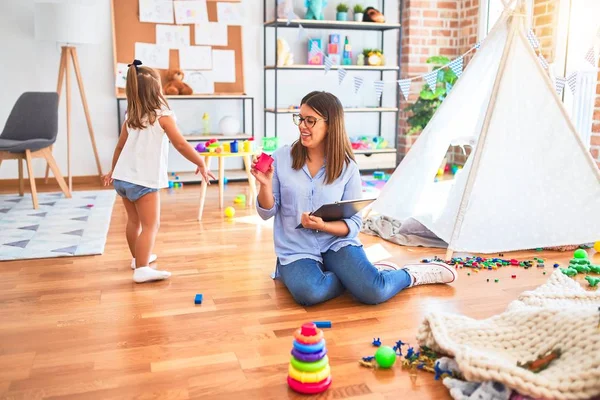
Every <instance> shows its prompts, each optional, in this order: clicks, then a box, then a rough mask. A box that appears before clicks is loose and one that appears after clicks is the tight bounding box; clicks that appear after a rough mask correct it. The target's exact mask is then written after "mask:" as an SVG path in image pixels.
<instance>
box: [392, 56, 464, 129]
mask: <svg viewBox="0 0 600 400" xmlns="http://www.w3.org/2000/svg"><path fill="white" fill-rule="evenodd" d="M449 62H450V60H449V59H448V58H447V57H444V56H433V57H429V58H428V59H427V63H428V64H432V66H433V69H437V68H440V67H442V66H444V65H447V64H448V63H449ZM457 79H458V77H457V76H456V74H455V73H454V71H452V69H450V68H449V67H446V68H442V69H440V70H439V71H438V74H437V85H436V88H435V91H432V90H431V88H430V87H429V85H428V84H425V85H424V86H423V88H422V89H421V93H420V94H419V98H418V99H417V101H416V102H415V103H414V104H411V105H409V106H408V107H406V108H405V109H404V111H410V112H411V113H412V115H411V116H410V117H409V118H408V119H407V122H408V125H409V126H410V129H409V130H408V131H407V132H406V135H414V134H419V133H421V131H422V130H423V129H425V126H427V124H428V123H429V121H430V120H431V118H432V117H433V114H435V112H436V111H437V109H438V107H439V106H440V105H441V104H442V101H444V99H445V98H446V96H447V95H448V92H449V90H450V89H451V87H452V86H453V85H454V84H455V83H456V80H457Z"/></svg>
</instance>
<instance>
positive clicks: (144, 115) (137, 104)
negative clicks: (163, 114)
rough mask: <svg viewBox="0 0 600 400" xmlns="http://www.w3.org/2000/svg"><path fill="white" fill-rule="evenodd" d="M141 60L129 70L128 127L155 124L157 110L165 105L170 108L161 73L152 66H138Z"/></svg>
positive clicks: (127, 88) (127, 91)
mask: <svg viewBox="0 0 600 400" xmlns="http://www.w3.org/2000/svg"><path fill="white" fill-rule="evenodd" d="M138 65H141V62H140V61H138V60H135V61H134V63H133V64H130V66H129V70H128V71H127V84H126V85H125V94H126V95H127V119H126V121H125V122H126V124H127V127H129V128H133V129H144V128H145V127H146V125H147V124H150V125H152V124H154V122H155V121H156V118H157V115H156V111H157V110H160V109H162V108H163V107H167V108H169V105H168V104H167V100H166V99H165V98H164V96H163V95H162V90H161V82H160V75H159V74H158V72H156V71H155V70H154V69H152V68H148V67H142V66H138Z"/></svg>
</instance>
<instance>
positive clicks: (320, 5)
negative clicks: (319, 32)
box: [304, 0, 327, 20]
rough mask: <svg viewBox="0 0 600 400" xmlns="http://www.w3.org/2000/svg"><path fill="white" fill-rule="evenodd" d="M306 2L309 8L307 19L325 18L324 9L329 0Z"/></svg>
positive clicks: (306, 0) (309, 0) (308, 0)
mask: <svg viewBox="0 0 600 400" xmlns="http://www.w3.org/2000/svg"><path fill="white" fill-rule="evenodd" d="M304 4H305V5H306V8H307V10H306V16H305V17H304V18H305V19H316V20H323V19H325V16H324V15H323V9H324V8H325V6H327V0H305V1H304Z"/></svg>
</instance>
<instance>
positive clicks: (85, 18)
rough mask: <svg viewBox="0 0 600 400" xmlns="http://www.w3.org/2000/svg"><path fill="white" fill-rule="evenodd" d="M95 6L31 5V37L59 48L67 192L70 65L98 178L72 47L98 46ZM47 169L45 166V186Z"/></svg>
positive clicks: (42, 1)
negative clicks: (63, 92) (33, 20)
mask: <svg viewBox="0 0 600 400" xmlns="http://www.w3.org/2000/svg"><path fill="white" fill-rule="evenodd" d="M97 7H98V2H97V1H96V0H91V1H90V0H88V1H86V2H81V1H74V0H39V1H36V3H35V37H36V39H38V40H50V41H53V42H56V43H60V44H61V49H62V50H61V56H60V65H59V69H58V83H57V86H56V92H57V93H58V96H59V98H60V95H61V93H62V87H63V81H64V83H65V94H66V106H67V176H68V185H69V190H70V191H72V190H73V177H72V174H71V71H70V66H71V63H72V64H73V70H74V71H75V77H76V79H77V86H78V87H79V93H80V94H81V103H82V104H83V111H84V113H85V119H86V122H87V126H88V131H89V134H90V140H91V142H92V149H93V151H94V157H95V159H96V166H97V167H98V176H99V177H101V176H102V167H101V165H100V157H99V156H98V149H97V148H96V139H95V137H94V129H93V128H92V119H91V118H90V112H89V110H88V104H87V99H86V97H85V91H84V88H83V79H82V78H81V70H80V68H79V60H78V58H77V48H76V47H75V46H74V45H75V44H77V45H81V44H92V43H98V42H99V38H98V36H99V35H98V31H99V30H98V9H97ZM49 172H50V166H46V177H45V178H46V182H48V175H49Z"/></svg>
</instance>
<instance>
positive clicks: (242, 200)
mask: <svg viewBox="0 0 600 400" xmlns="http://www.w3.org/2000/svg"><path fill="white" fill-rule="evenodd" d="M233 202H234V203H235V204H243V203H245V202H246V195H245V194H238V195H237V196H235V199H234V200H233Z"/></svg>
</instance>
